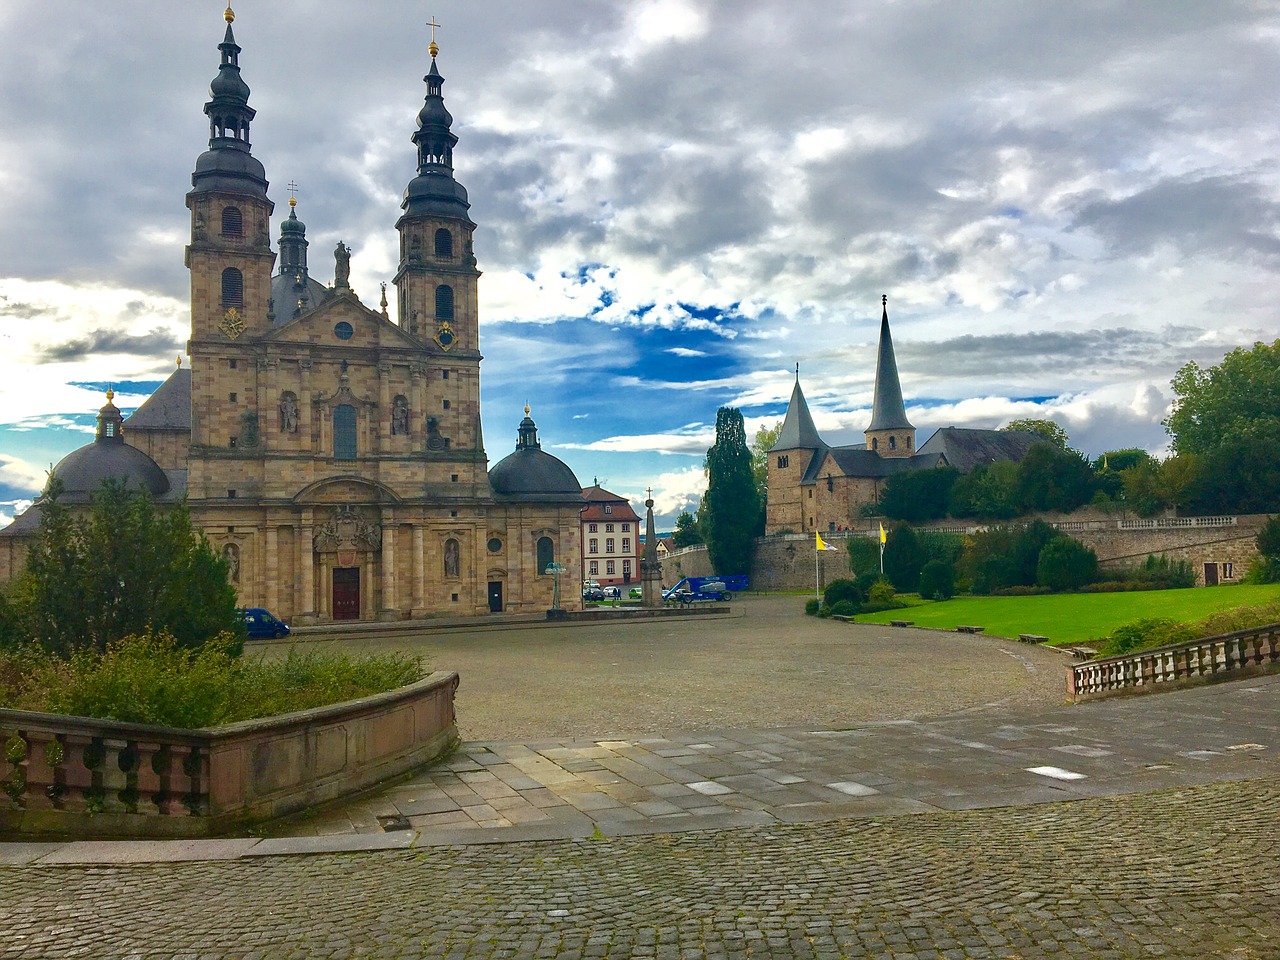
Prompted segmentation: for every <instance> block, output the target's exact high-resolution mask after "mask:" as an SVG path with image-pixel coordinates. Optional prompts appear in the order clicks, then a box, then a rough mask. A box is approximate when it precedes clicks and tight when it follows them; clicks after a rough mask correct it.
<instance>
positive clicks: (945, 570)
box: [920, 560, 956, 600]
mask: <svg viewBox="0 0 1280 960" xmlns="http://www.w3.org/2000/svg"><path fill="white" fill-rule="evenodd" d="M955 582H956V571H955V569H954V568H953V567H952V566H951V565H950V564H948V563H943V562H942V561H941V560H930V561H929V562H928V563H926V564H925V565H924V569H923V570H921V571H920V596H922V597H924V598H925V599H926V600H950V599H951V598H952V597H953V596H954V595H955Z"/></svg>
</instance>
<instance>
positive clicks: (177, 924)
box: [0, 777, 1280, 960]
mask: <svg viewBox="0 0 1280 960" xmlns="http://www.w3.org/2000/svg"><path fill="white" fill-rule="evenodd" d="M1277 809H1280V781H1277V779H1276V778H1274V777H1272V778H1265V779H1258V780H1251V781H1239V782H1234V783H1227V784H1215V785H1210V786H1202V787H1190V788H1183V789H1179V790H1169V791H1162V792H1156V793H1149V794H1144V795H1140V796H1129V797H1122V798H1109V799H1089V800H1080V801H1076V802H1073V803H1063V804H1047V805H1040V806H1032V807H1020V808H1003V809H987V810H969V811H960V812H950V813H937V814H924V815H921V816H911V817H893V818H886V819H874V818H872V819H848V820H840V821H836V822H830V823H822V824H813V823H809V824H781V823H780V824H773V825H769V826H767V827H753V828H747V829H740V830H723V831H707V832H699V833H685V834H676V835H669V836H644V837H624V838H612V839H607V838H606V839H579V840H556V841H546V842H536V843H535V842H526V843H506V844H496V845H472V846H436V847H427V848H424V849H415V850H405V851H383V852H376V853H360V854H346V855H337V854H322V855H315V856H293V857H248V858H243V859H239V860H234V861H230V862H226V861H224V862H197V863H181V862H178V863H166V864H160V865H156V864H152V865H147V866H138V865H133V866H120V865H105V866H97V867H83V866H79V867H48V866H41V867H33V866H10V867H0V905H3V908H4V909H3V913H2V915H0V957H3V958H15V960H16V958H23V960H37V958H65V957H89V958H119V960H126V958H127V960H143V958H175V957H183V958H240V960H250V958H254V960H259V958H260V960H266V958H277V957H278V958H299V960H301V958H307V960H321V958H355V957H363V958H383V957H386V958H391V957H398V958H403V957H457V958H464V957H466V958H479V957H493V958H499V957H505V958H517V957H518V958H537V957H559V958H563V960H568V958H577V957H655V958H661V960H686V958H688V960H691V958H695V957H724V958H748V957H769V958H792V957H800V958H837V957H874V958H882V960H883V958H893V960H925V958H929V960H938V958H946V960H961V958H964V960H980V958H982V960H987V958H1001V960H1038V958H1055V960H1056V958H1063V957H1088V958H1100V960H1107V958H1130V957H1132V958H1147V957H1167V958H1173V957H1176V958H1187V960H1190V958H1196V960H1200V958H1205V957H1232V958H1238V960H1261V958H1274V957H1277V956H1280V911H1277V910H1276V907H1275V898H1274V891H1275V890H1276V888H1277V884H1280V864H1278V862H1277V859H1276V856H1275V839H1276V836H1277V828H1280V823H1277Z"/></svg>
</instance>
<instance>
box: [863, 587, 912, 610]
mask: <svg viewBox="0 0 1280 960" xmlns="http://www.w3.org/2000/svg"><path fill="white" fill-rule="evenodd" d="M905 606H906V604H905V603H903V602H902V601H901V600H899V599H898V598H897V597H896V596H894V591H893V584H891V583H889V581H887V580H878V581H876V583H875V584H874V585H872V587H871V590H870V591H869V593H868V594H867V600H866V602H865V603H864V604H863V605H862V612H863V613H879V612H880V611H882V610H899V609H901V608H902V607H905Z"/></svg>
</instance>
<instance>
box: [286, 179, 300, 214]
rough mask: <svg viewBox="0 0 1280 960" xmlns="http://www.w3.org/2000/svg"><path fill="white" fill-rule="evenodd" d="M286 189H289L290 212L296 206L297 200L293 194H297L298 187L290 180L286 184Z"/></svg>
mask: <svg viewBox="0 0 1280 960" xmlns="http://www.w3.org/2000/svg"><path fill="white" fill-rule="evenodd" d="M288 187H289V209H290V210H292V209H293V208H294V207H296V206H297V205H298V198H297V197H296V196H295V194H296V193H297V192H298V185H297V184H296V183H294V182H293V181H292V180H290V181H289V183H288Z"/></svg>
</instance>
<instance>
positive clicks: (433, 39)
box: [427, 14, 444, 60]
mask: <svg viewBox="0 0 1280 960" xmlns="http://www.w3.org/2000/svg"><path fill="white" fill-rule="evenodd" d="M427 26H428V27H430V28H431V45H430V46H428V47H427V51H428V52H429V53H430V54H431V59H432V60H434V59H435V58H436V54H437V53H439V52H440V45H439V44H437V43H436V27H442V26H444V24H442V23H437V22H436V18H435V14H432V15H431V19H430V20H428V21H427Z"/></svg>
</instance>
